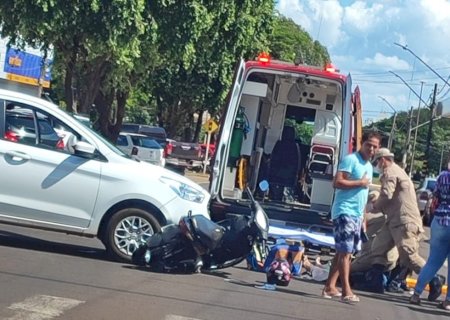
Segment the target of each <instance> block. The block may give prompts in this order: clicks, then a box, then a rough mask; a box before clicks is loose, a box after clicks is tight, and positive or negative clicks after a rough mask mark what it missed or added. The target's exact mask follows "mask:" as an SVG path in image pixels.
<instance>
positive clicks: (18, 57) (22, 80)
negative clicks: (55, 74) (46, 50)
mask: <svg viewBox="0 0 450 320" xmlns="http://www.w3.org/2000/svg"><path fill="white" fill-rule="evenodd" d="M7 44H8V39H5V38H0V88H2V89H8V90H14V91H20V92H24V93H28V94H31V95H36V96H40V95H41V92H42V90H43V88H49V87H50V81H51V72H50V70H51V64H52V60H51V59H49V58H47V59H45V61H44V54H43V53H42V52H41V51H40V50H38V49H33V48H31V47H27V48H25V49H24V50H19V49H17V48H14V47H11V48H8V46H7Z"/></svg>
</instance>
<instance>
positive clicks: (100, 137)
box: [64, 111, 131, 159]
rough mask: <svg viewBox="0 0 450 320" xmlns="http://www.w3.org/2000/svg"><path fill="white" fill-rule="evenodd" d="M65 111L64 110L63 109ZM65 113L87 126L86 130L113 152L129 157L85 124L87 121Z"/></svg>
mask: <svg viewBox="0 0 450 320" xmlns="http://www.w3.org/2000/svg"><path fill="white" fill-rule="evenodd" d="M64 112H66V111H64ZM66 113H67V114H69V115H70V116H71V117H72V118H73V119H75V120H76V121H78V122H79V123H81V124H82V125H83V126H85V127H86V128H87V130H89V131H90V132H91V133H93V134H94V135H95V136H96V137H97V138H98V139H100V140H101V141H102V142H103V143H104V144H105V145H106V146H107V147H108V148H109V149H111V151H113V152H114V153H116V154H118V155H120V156H122V157H124V158H128V159H130V158H131V157H130V156H129V155H127V154H126V153H124V152H123V151H122V150H120V149H119V148H117V147H116V146H115V145H113V144H112V143H111V142H109V141H108V140H106V139H105V138H104V137H103V136H101V135H100V134H98V133H97V132H96V131H94V130H93V129H92V127H91V126H90V125H87V123H86V122H85V121H83V120H80V119H79V118H77V117H75V116H74V115H73V114H71V113H69V112H66Z"/></svg>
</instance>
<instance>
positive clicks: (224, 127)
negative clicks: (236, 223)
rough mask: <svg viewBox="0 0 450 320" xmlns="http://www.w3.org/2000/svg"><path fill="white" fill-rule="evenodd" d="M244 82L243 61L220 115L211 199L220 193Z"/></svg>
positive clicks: (237, 70)
mask: <svg viewBox="0 0 450 320" xmlns="http://www.w3.org/2000/svg"><path fill="white" fill-rule="evenodd" d="M244 80H245V61H244V60H241V62H240V64H239V66H238V68H237V69H236V72H235V75H234V81H233V88H232V90H231V94H230V96H229V97H228V103H227V106H226V109H225V112H224V113H223V115H222V119H221V122H220V132H219V140H218V142H216V151H215V157H214V164H213V169H212V173H211V175H212V177H211V184H210V188H209V189H210V190H209V192H210V194H211V198H215V197H217V194H218V193H219V192H220V185H221V179H222V178H223V174H224V171H225V166H226V163H227V159H226V157H227V155H228V152H229V150H228V149H229V147H230V140H231V134H232V132H233V125H234V120H235V118H236V115H237V112H238V107H239V100H240V97H241V92H242V88H243V86H244Z"/></svg>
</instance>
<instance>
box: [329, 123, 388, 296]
mask: <svg viewBox="0 0 450 320" xmlns="http://www.w3.org/2000/svg"><path fill="white" fill-rule="evenodd" d="M380 142H381V136H380V134H379V133H376V132H370V133H366V134H364V136H363V141H362V146H361V149H360V150H359V151H357V152H355V153H352V154H349V155H347V156H345V157H344V159H342V161H341V163H340V164H339V167H338V171H337V173H336V176H335V178H334V188H335V189H336V191H335V195H334V202H333V207H332V209H331V218H332V219H333V226H334V242H335V249H336V255H335V257H334V259H333V263H332V266H331V270H330V274H329V276H328V280H327V282H326V284H325V287H324V288H323V291H322V296H323V297H324V298H333V297H341V300H342V301H343V302H347V303H356V302H359V297H358V296H356V295H355V294H353V291H352V289H351V287H350V280H349V276H350V263H351V257H352V254H354V253H355V252H357V251H358V250H359V249H360V236H361V226H362V220H363V216H364V207H365V206H366V203H367V197H368V194H369V185H370V183H371V181H372V174H373V167H372V164H371V163H370V160H371V158H372V157H373V156H374V154H375V152H376V151H377V150H378V148H379V147H380ZM338 278H339V279H340V282H341V286H342V293H341V292H339V291H338V289H337V288H336V282H337V280H338Z"/></svg>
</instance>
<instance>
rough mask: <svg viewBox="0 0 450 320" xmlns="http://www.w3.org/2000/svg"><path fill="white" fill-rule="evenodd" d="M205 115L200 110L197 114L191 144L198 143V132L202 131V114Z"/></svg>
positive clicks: (203, 111)
mask: <svg viewBox="0 0 450 320" xmlns="http://www.w3.org/2000/svg"><path fill="white" fill-rule="evenodd" d="M204 113H205V110H200V111H199V112H198V118H197V123H196V124H195V131H194V137H193V140H192V142H194V141H198V139H199V137H200V131H201V130H202V124H203V123H202V121H203V114H204Z"/></svg>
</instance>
